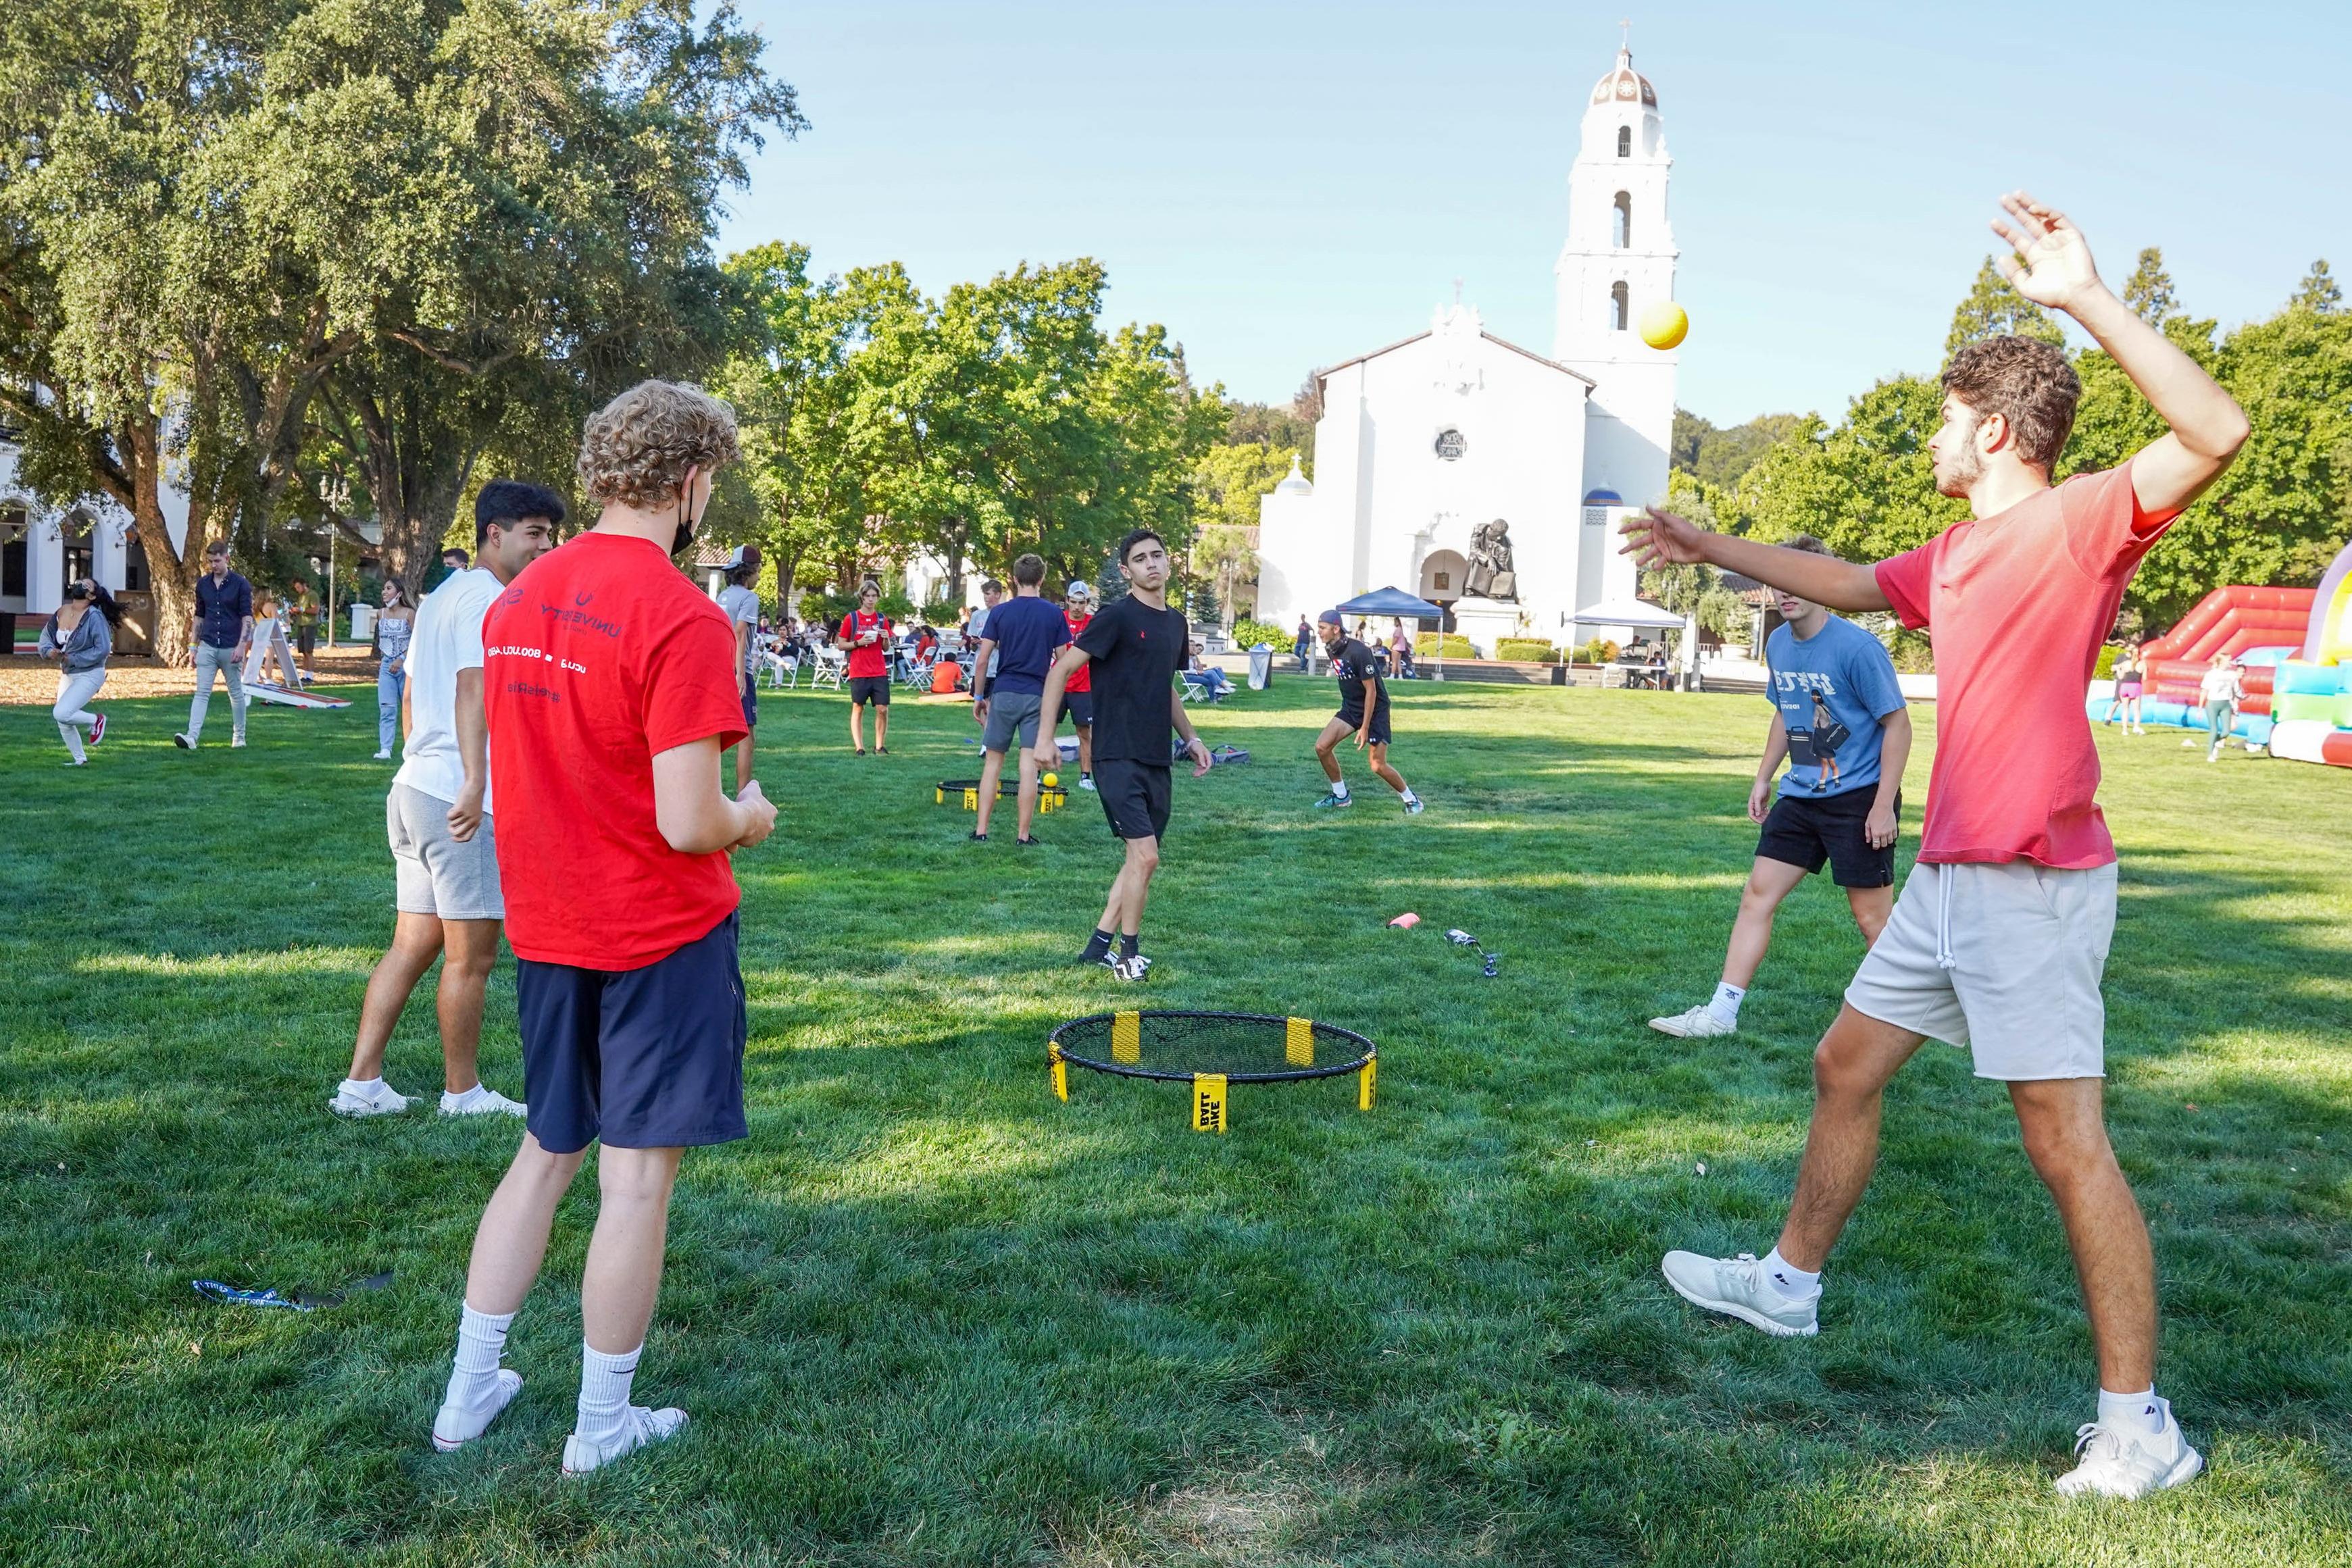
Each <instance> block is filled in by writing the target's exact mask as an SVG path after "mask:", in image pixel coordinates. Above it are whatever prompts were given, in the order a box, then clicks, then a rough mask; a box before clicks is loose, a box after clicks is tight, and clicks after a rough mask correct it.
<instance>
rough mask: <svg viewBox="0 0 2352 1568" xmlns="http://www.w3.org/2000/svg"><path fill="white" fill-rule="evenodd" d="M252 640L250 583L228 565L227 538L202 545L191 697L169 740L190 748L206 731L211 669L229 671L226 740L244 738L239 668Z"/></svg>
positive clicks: (242, 685)
mask: <svg viewBox="0 0 2352 1568" xmlns="http://www.w3.org/2000/svg"><path fill="white" fill-rule="evenodd" d="M252 641H253V584H251V583H249V582H247V581H246V580H245V579H244V578H242V577H240V576H238V575H237V574H236V572H233V571H231V570H229V569H228V541H227V540H226V539H218V540H215V542H214V543H213V544H212V546H211V547H210V548H209V549H206V550H205V574H204V575H203V576H202V577H200V578H198V579H196V644H195V647H194V650H193V653H194V656H195V664H196V697H195V701H194V702H192V703H190V704H189V705H188V729H187V733H186V734H184V735H175V736H173V737H172V743H173V745H174V746H177V747H179V748H180V749H181V750H183V751H194V749H195V748H196V746H197V743H198V742H200V741H202V740H203V739H204V736H205V709H206V708H207V707H209V706H212V700H213V673H214V672H215V671H218V672H220V673H221V674H225V675H226V676H227V677H228V706H229V714H230V716H231V722H230V727H229V737H228V743H229V745H231V746H233V747H235V746H243V745H244V744H245V677H244V676H243V675H242V674H239V673H238V672H239V670H240V669H241V668H242V667H243V665H244V664H245V652H246V649H247V646H248V645H249V644H250V643H252Z"/></svg>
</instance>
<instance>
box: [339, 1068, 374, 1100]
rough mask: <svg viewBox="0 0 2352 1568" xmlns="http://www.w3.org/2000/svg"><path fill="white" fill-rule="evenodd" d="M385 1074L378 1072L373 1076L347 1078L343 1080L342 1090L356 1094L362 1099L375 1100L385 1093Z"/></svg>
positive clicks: (345, 1092) (342, 1091)
mask: <svg viewBox="0 0 2352 1568" xmlns="http://www.w3.org/2000/svg"><path fill="white" fill-rule="evenodd" d="M383 1089H384V1083H383V1074H382V1073H378V1074H377V1075H376V1076H375V1077H373V1078H346V1079H344V1080H343V1082H342V1086H341V1090H340V1092H341V1093H344V1094H356V1095H358V1096H359V1097H360V1098H361V1099H362V1100H373V1099H374V1098H375V1097H376V1096H377V1095H379V1094H381V1093H383Z"/></svg>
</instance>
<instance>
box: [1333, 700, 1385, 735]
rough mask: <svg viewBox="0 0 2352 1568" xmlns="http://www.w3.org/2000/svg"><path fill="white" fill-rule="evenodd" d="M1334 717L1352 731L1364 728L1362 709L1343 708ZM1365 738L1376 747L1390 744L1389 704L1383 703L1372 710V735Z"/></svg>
mask: <svg viewBox="0 0 2352 1568" xmlns="http://www.w3.org/2000/svg"><path fill="white" fill-rule="evenodd" d="M1333 717H1334V718H1337V719H1338V720H1339V722H1340V723H1341V724H1344V725H1346V726H1347V727H1348V728H1349V730H1350V731H1353V730H1359V729H1361V728H1363V727H1364V710H1363V709H1362V708H1360V707H1343V708H1341V709H1340V710H1339V712H1338V713H1336V714H1334V715H1333ZM1365 738H1366V739H1367V740H1368V741H1369V742H1370V744H1372V745H1374V746H1386V745H1387V744H1388V743H1389V705H1388V704H1386V703H1382V704H1381V706H1378V707H1376V708H1374V709H1373V710H1372V733H1371V734H1370V736H1368V737H1365Z"/></svg>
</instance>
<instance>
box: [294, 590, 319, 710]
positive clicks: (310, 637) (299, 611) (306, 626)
mask: <svg viewBox="0 0 2352 1568" xmlns="http://www.w3.org/2000/svg"><path fill="white" fill-rule="evenodd" d="M286 629H287V631H288V632H289V633H290V634H291V635H292V637H293V639H294V652H295V653H298V654H299V655H300V656H301V659H302V676H301V680H298V681H295V682H293V683H291V684H292V685H294V687H295V688H296V689H297V690H299V689H300V687H301V685H302V682H303V681H307V680H309V679H310V678H311V677H312V676H314V675H316V674H318V673H319V672H318V668H317V660H316V654H317V653H318V648H319V596H318V594H317V593H316V592H315V591H312V589H311V587H310V579H309V578H307V577H298V578H296V579H295V580H294V592H293V595H292V597H291V598H290V599H289V601H288V602H287V605H286Z"/></svg>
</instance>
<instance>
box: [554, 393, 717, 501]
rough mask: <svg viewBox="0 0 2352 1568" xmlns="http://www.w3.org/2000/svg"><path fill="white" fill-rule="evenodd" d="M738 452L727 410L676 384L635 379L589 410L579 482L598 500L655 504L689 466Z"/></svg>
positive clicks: (713, 463)
mask: <svg viewBox="0 0 2352 1568" xmlns="http://www.w3.org/2000/svg"><path fill="white" fill-rule="evenodd" d="M738 455H739V449H738V447H737V445H736V442H735V411H734V410H733V409H731V408H730V407H728V406H727V404H725V403H724V402H720V401H719V399H717V398H715V397H712V396H711V395H710V394H709V392H704V391H703V390H702V389H701V388H700V387H698V386H689V385H688V384H686V383H685V382H650V381H649V382H638V383H637V384H636V385H635V386H633V387H631V388H630V389H629V390H628V391H626V392H623V393H622V394H621V395H620V396H618V397H616V398H614V400H613V401H612V402H608V403H606V404H605V405H604V407H603V408H601V409H599V410H598V411H597V412H596V413H593V414H591V415H590V416H589V419H588V423H587V427H586V428H585V429H583V431H582V432H581V434H580V487H581V488H582V489H583V490H584V491H586V492H587V494H588V498H589V499H590V500H593V501H595V502H597V503H598V504H600V505H603V504H606V503H617V504H619V505H621V506H624V507H638V508H640V509H644V508H646V507H658V506H661V505H663V504H665V503H667V502H669V501H672V500H675V499H677V493H678V486H680V485H682V484H684V483H685V481H686V471H687V470H688V468H690V467H693V468H699V469H701V470H702V471H703V472H704V473H705V474H709V473H711V472H713V471H715V470H716V469H718V468H719V467H721V466H723V465H726V464H729V463H732V462H733V461H735V459H736V457H737V456H738Z"/></svg>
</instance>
